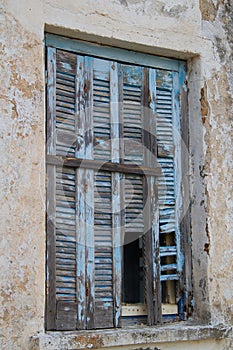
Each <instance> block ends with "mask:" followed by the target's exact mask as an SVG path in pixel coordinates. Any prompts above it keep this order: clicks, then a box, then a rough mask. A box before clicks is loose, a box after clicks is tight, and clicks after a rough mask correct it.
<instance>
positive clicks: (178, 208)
mask: <svg viewBox="0 0 233 350" xmlns="http://www.w3.org/2000/svg"><path fill="white" fill-rule="evenodd" d="M179 97H180V82H179V74H178V73H177V72H174V73H173V95H172V105H173V140H174V149H175V153H174V179H175V184H176V186H175V188H174V190H175V219H176V222H175V227H176V249H177V257H176V259H177V261H176V263H177V274H178V278H179V285H178V297H179V299H182V294H183V291H182V289H183V288H182V285H183V267H184V254H183V252H182V251H181V232H180V220H181V213H182V188H181V186H182V173H181V164H182V163H181V128H180V99H179ZM180 305H183V302H182V303H180ZM179 309H180V310H179V314H183V310H181V308H180V307H179ZM182 309H183V307H182Z"/></svg>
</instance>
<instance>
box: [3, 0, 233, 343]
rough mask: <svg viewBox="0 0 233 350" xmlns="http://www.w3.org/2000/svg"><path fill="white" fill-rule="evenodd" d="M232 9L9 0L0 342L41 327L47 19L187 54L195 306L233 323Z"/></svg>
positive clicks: (50, 27)
mask: <svg viewBox="0 0 233 350" xmlns="http://www.w3.org/2000/svg"><path fill="white" fill-rule="evenodd" d="M232 11H233V7H232V5H231V0H212V1H211V0H201V1H200V4H199V3H198V1H196V0H167V1H154V0H111V1H103V0H95V1H91V0H85V1H83V0H77V1H71V0H67V1H64V0H46V1H45V0H34V1H28V0H21V1H19V0H2V1H1V4H0V26H1V27H0V28H1V30H0V33H1V34H0V35H1V40H0V42H1V60H0V69H1V91H0V101H1V102H0V103H1V127H0V151H1V162H0V164H1V165H0V171H1V176H0V187H1V190H0V193H1V240H0V261H1V264H0V266H1V267H0V269H1V273H0V275H1V283H0V309H1V313H0V315H1V316H0V348H1V349H4V350H5V349H12V350H27V349H29V339H30V337H31V336H33V335H36V334H38V333H40V334H43V333H44V305H45V283H44V281H45V207H44V203H45V175H44V174H45V158H44V149H45V81H44V42H43V40H44V31H48V32H51V33H56V34H62V35H66V36H70V37H73V38H79V39H85V40H91V41H95V42H98V43H104V44H108V45H113V46H119V47H123V48H131V49H134V50H139V51H142V52H150V53H153V54H159V55H164V56H169V57H174V58H183V59H187V60H188V73H187V82H188V88H189V117H190V156H191V157H190V164H191V167H190V185H191V202H192V211H191V215H192V244H193V290H194V301H195V304H194V314H193V318H194V319H195V320H196V322H199V321H200V320H208V322H209V321H210V322H211V323H212V324H213V325H217V324H219V323H224V324H225V325H228V324H232V321H233V319H232V315H233V286H232V255H233V247H232V231H233V217H232V216H233V210H232V209H233V208H232V207H233V193H232V192H233V191H232V181H233V179H232V168H233V157H232V134H233V133H232V121H233V117H232V113H233V101H232V93H233V78H232V77H233V74H232V73H233V72H232V55H233V51H232V45H233V42H232V35H233V33H232V31H233V23H232V18H233V13H232ZM180 340H182V339H180ZM177 341H178V340H177V339H176V340H174V341H173V342H172V343H164V344H163V345H158V346H159V348H161V349H163V350H165V349H176V348H177V349H182V346H181V343H174V342H177ZM187 341H188V340H187ZM206 341H207V342H209V343H208V344H209V345H208V344H207V343H205V342H206ZM227 342H228V343H227ZM229 342H230V340H228V341H223V340H214V339H213V340H205V341H204V340H203V343H200V341H199V343H195V341H194V342H193V343H192V344H191V343H190V344H189V346H187V343H186V342H185V345H183V346H184V347H183V348H184V349H187V348H189V349H200V348H203V346H204V347H205V346H206V347H205V348H206V349H208V346H209V349H230V347H231V345H230V344H229ZM169 344H170V345H169ZM197 344H198V345H197ZM200 344H201V345H200ZM206 344H207V345H206ZM211 344H212V345H211ZM213 344H214V345H213ZM224 344H225V345H224ZM33 346H34V345H33ZM148 346H149V345H148ZM148 346H147V345H145V344H144V345H142V346H141V347H139V348H140V349H147V348H148V349H149V347H148ZM156 346H157V345H156ZM132 348H133V349H136V348H135V347H132ZM152 348H153V349H155V345H154V347H151V349H152ZM48 349H49V347H48ZM61 349H62V348H61ZM64 349H65V348H64ZM69 349H73V348H72V347H70V348H69ZM127 349H129V347H127Z"/></svg>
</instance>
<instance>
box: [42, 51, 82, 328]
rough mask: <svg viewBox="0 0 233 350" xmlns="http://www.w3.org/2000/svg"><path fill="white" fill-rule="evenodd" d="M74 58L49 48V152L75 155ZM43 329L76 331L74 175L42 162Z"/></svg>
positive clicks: (68, 170) (69, 171) (68, 169)
mask: <svg viewBox="0 0 233 350" xmlns="http://www.w3.org/2000/svg"><path fill="white" fill-rule="evenodd" d="M75 75H76V56H75V55H74V54H70V53H64V52H62V51H59V50H55V49H53V48H48V94H47V96H48V110H49V111H48V122H47V151H48V154H49V155H64V156H67V155H74V152H75V146H76V144H75V129H76V111H75V108H76V107H75V105H76V102H75V101H76V88H75ZM47 174H48V187H47V198H48V199H47V200H48V205H47V217H48V220H47V231H48V233H47V234H48V244H47V253H48V277H47V278H48V280H47V284H48V287H47V289H48V302H47V315H48V317H47V328H48V329H58V330H59V329H61V330H63V329H76V324H77V299H76V289H77V286H76V275H77V273H76V268H77V266H76V261H77V260H76V257H77V246H76V173H75V170H74V169H72V168H66V167H56V166H55V165H48V166H47Z"/></svg>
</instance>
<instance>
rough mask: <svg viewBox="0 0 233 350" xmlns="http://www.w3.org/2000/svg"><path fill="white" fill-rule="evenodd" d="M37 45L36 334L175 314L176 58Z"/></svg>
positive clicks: (81, 45)
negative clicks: (42, 77) (40, 87)
mask: <svg viewBox="0 0 233 350" xmlns="http://www.w3.org/2000/svg"><path fill="white" fill-rule="evenodd" d="M46 42H47V74H48V77H47V177H48V184H47V311H46V313H47V329H49V330H55V329H57V330H73V329H96V328H111V327H121V326H124V325H127V324H135V323H147V324H148V325H153V324H156V323H159V322H161V320H162V319H166V318H179V317H183V315H184V309H183V303H184V297H185V292H184V286H183V280H184V274H183V268H184V266H183V265H184V264H183V261H184V258H183V251H182V246H183V244H182V239H181V237H182V236H183V233H182V234H181V232H180V220H181V217H180V215H181V214H180V213H181V208H182V196H181V182H182V179H181V141H180V138H179V137H178V136H179V134H180V133H179V131H180V101H179V97H180V87H181V85H182V84H183V81H182V79H183V76H184V74H183V69H184V63H183V62H179V61H175V60H169V59H165V58H158V57H154V56H151V55H144V54H140V53H137V52H130V51H127V50H120V49H114V48H110V47H102V46H98V45H93V44H88V43H85V42H79V41H75V40H71V39H66V38H61V37H56V36H53V35H47V37H46ZM177 135H178V136H177Z"/></svg>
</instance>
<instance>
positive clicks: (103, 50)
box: [46, 34, 191, 330]
mask: <svg viewBox="0 0 233 350" xmlns="http://www.w3.org/2000/svg"><path fill="white" fill-rule="evenodd" d="M46 45H47V46H48V47H50V48H51V50H50V53H48V58H47V59H48V66H47V70H48V71H50V72H51V71H52V70H53V69H54V61H53V60H54V57H53V55H54V50H53V48H56V49H61V50H67V51H68V52H77V53H79V54H85V55H90V56H92V57H100V58H103V59H113V60H114V61H118V62H125V63H127V64H136V65H140V66H145V67H151V68H157V69H162V70H171V71H173V72H176V73H177V77H179V79H180V81H179V82H178V81H176V86H174V89H177V91H176V92H179V94H180V100H179V103H180V105H181V107H180V106H176V108H177V110H178V114H182V118H180V115H179V118H178V119H179V120H178V123H180V122H181V124H182V125H181V128H180V130H181V133H182V137H184V139H185V143H186V146H188V136H187V135H186V133H185V132H184V130H186V128H187V91H186V89H185V86H184V85H183V84H184V66H185V63H184V62H183V61H177V60H172V59H167V58H160V57H156V56H153V55H148V54H146V55H144V54H142V53H138V52H133V51H128V50H123V49H118V48H111V47H107V46H105V47H104V46H100V45H97V44H93V43H86V42H82V41H77V40H73V39H68V38H63V37H59V36H56V35H51V34H48V35H46ZM49 55H51V57H49ZM49 62H51V64H50V63H49ZM51 79H53V78H51V74H49V76H48V81H47V91H48V99H47V106H48V110H49V113H50V117H48V126H47V127H48V130H49V131H48V134H47V148H48V150H52V151H49V152H48V154H47V166H48V169H47V174H48V177H49V178H54V177H55V173H54V172H55V170H54V169H55V167H56V166H65V167H67V168H69V167H70V168H73V169H77V168H79V169H84V170H85V169H99V168H100V167H101V170H103V171H109V172H111V173H113V172H114V173H116V174H119V173H125V174H128V173H132V174H139V175H144V176H146V177H147V178H148V179H156V178H157V177H158V176H160V175H161V169H160V166H153V167H150V166H148V165H140V166H137V165H134V166H132V165H127V164H120V163H114V162H105V163H104V164H103V162H98V161H97V160H90V159H84V158H82V157H81V156H80V158H79V157H70V156H69V157H62V156H57V155H56V154H55V153H54V139H53V137H52V138H51V135H52V134H53V132H54V129H53V128H54V125H53V123H52V119H53V118H54V115H55V111H54V110H53V109H54V105H52V104H51V99H50V98H49V97H50V96H49V94H50V95H51V94H53V93H51V92H49V89H50V87H51V86H53V84H54V81H51ZM152 104H153V101H152ZM152 108H153V107H152ZM184 120H185V121H184ZM178 128H179V126H178ZM148 142H150V143H151V147H152V148H153V147H156V149H157V146H158V150H159V147H160V145H159V144H158V145H153V140H149V141H148ZM176 146H177V145H176ZM178 147H179V145H178ZM159 152H161V154H162V153H163V152H166V151H164V150H163V149H160V150H159ZM180 156H181V157H182V160H180V164H179V167H180V168H181V166H182V168H183V169H185V168H187V164H185V163H184V161H183V159H184V157H183V155H182V150H181V153H180ZM183 169H182V172H181V174H180V175H179V176H180V179H179V181H180V183H181V182H182V181H183V174H184V170H183ZM180 170H181V169H180ZM149 182H150V180H149ZM152 182H153V181H152ZM53 186H54V185H52V187H51V186H50V187H49V188H48V191H47V196H48V198H52V194H50V191H51V188H52V191H54V188H53ZM54 206H55V203H54V201H53V200H50V199H49V202H48V206H47V217H48V221H47V230H48V232H52V234H49V236H48V241H47V247H48V250H47V251H48V252H49V261H47V263H48V265H47V266H48V267H47V271H48V275H49V279H50V280H51V279H55V276H54V273H55V271H54V266H55V227H54V225H53V223H52V221H51V220H50V218H51V217H53V215H54V210H55V209H54ZM152 214H153V215H154V214H155V213H152ZM156 215H157V214H156ZM189 220H190V217H189V210H187V213H186V215H185V217H184V219H183V220H182V222H181V225H180V226H179V228H178V230H182V231H183V239H182V242H178V243H177V247H178V248H177V249H180V247H181V246H182V249H183V254H184V259H185V265H184V268H185V270H186V274H184V272H183V271H184V270H183V266H181V264H182V262H181V261H180V262H179V261H178V263H177V264H178V265H179V264H180V267H179V269H180V270H179V274H180V275H179V279H180V286H182V287H181V289H182V291H181V292H182V295H181V297H180V301H179V304H178V315H176V316H174V315H173V316H169V317H168V318H169V319H170V318H173V319H178V318H180V319H184V318H185V317H186V314H187V313H185V310H188V309H189V308H190V290H191V287H190V286H191V277H190V276H191V273H190V265H191V260H190V257H191V253H190V247H189V245H188V238H187V237H188V233H189V230H190V224H189ZM157 224H158V223H157V222H156V223H155V225H157ZM145 239H146V240H147V246H149V247H151V249H152V251H151V252H152V255H153V254H154V253H153V252H155V251H156V250H157V251H158V250H159V246H158V243H159V238H158V237H157V239H156V241H155V242H153V240H152V236H151V234H148V235H146V238H145ZM80 240H82V237H81V236H80ZM158 255H159V253H158V254H157V256H158ZM147 257H148V260H147V265H148V266H149V265H151V264H155V261H154V262H152V260H151V258H150V255H149V254H147ZM177 258H178V259H179V252H178V253H177ZM120 263H121V262H120V261H118V264H120ZM51 266H53V267H51ZM158 266H159V264H158ZM151 268H152V269H154V272H155V273H157V274H158V276H159V275H160V271H157V267H156V266H154V267H152V266H151ZM148 275H149V276H151V278H152V274H150V273H149V274H148ZM152 279H153V278H152ZM156 283H157V284H156V285H155V284H154V282H153V281H152V280H150V279H149V280H148V281H147V284H148V288H147V293H149V294H148V295H147V301H148V304H147V306H148V312H147V316H148V319H147V323H148V325H153V324H156V323H159V322H161V315H162V313H161V308H162V303H161V296H160V292H159V290H160V288H161V286H160V283H161V281H160V279H159V280H158V278H157V282H156ZM149 286H150V287H151V288H149ZM149 289H150V290H149ZM188 294H189V295H188ZM155 295H156V298H155ZM158 299H159V300H158ZM56 307H57V306H56V302H55V289H54V287H52V286H51V285H50V283H48V280H47V307H46V309H47V311H46V312H47V329H49V330H54V329H57V327H56V326H55V324H54V319H55V318H56V316H55V314H54V312H55V311H54V310H55V309H56ZM89 307H90V308H91V303H90V304H89ZM164 308H165V309H166V306H164ZM86 310H87V311H88V307H87V309H86ZM70 312H71V313H72V312H74V311H73V310H71V311H70ZM88 312H89V316H90V315H91V310H89V311H88ZM139 313H140V311H139ZM143 313H145V310H143ZM168 314H169V311H168ZM118 318H119V315H118ZM78 322H79V321H78ZM115 326H116V327H118V326H120V323H119V322H116V323H115ZM86 327H87V328H92V325H91V322H90V326H89V327H88V325H86V324H85V322H84V323H83V322H80V323H79V325H78V327H77V328H78V329H84V328H86ZM61 329H62V328H61ZM64 329H66V328H64Z"/></svg>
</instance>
